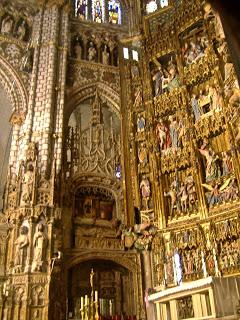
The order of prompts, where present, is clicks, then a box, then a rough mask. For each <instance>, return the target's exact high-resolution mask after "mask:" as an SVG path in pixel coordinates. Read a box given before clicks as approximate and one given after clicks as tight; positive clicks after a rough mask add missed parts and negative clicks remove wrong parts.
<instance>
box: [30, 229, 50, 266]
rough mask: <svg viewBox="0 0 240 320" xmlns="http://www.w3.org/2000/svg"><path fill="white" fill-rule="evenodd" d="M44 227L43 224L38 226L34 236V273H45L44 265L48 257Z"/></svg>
mask: <svg viewBox="0 0 240 320" xmlns="http://www.w3.org/2000/svg"><path fill="white" fill-rule="evenodd" d="M44 231H45V230H44V225H43V224H42V223H40V224H38V225H37V228H36V232H35V234H34V236H33V248H34V249H33V250H34V251H33V263H32V271H33V272H35V271H43V270H42V267H43V263H44V260H45V258H46V257H45V255H46V252H45V250H46V245H47V236H46V234H45V232H44Z"/></svg>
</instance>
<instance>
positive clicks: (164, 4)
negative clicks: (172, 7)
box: [160, 0, 168, 8]
mask: <svg viewBox="0 0 240 320" xmlns="http://www.w3.org/2000/svg"><path fill="white" fill-rule="evenodd" d="M160 6H161V8H164V7H167V6H168V0H160Z"/></svg>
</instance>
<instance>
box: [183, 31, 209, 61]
mask: <svg viewBox="0 0 240 320" xmlns="http://www.w3.org/2000/svg"><path fill="white" fill-rule="evenodd" d="M207 47H208V40H207V38H206V37H205V36H202V37H200V36H199V37H196V38H192V39H190V40H188V41H186V42H185V43H184V46H183V48H182V56H183V59H184V61H185V64H186V65H190V64H192V63H196V62H197V61H198V60H199V59H201V58H202V57H203V56H204V54H205V50H206V48H207Z"/></svg>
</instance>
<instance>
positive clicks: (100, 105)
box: [65, 90, 121, 181]
mask: <svg viewBox="0 0 240 320" xmlns="http://www.w3.org/2000/svg"><path fill="white" fill-rule="evenodd" d="M120 134H121V125H120V118H119V114H118V111H116V110H115V109H114V108H113V107H111V106H110V105H109V103H108V102H107V101H106V100H105V101H104V100H103V99H102V98H100V95H99V93H98V90H96V93H95V97H94V98H93V99H92V98H90V99H88V100H85V102H84V103H82V104H81V105H79V106H78V107H77V108H76V109H75V110H74V111H73V112H72V114H71V116H70V118H69V122H68V130H67V138H66V154H65V157H66V161H65V162H66V163H67V168H66V177H67V178H70V177H74V176H77V175H86V174H93V175H99V176H104V177H111V178H113V179H116V180H117V181H118V179H119V178H120V176H121V173H120V152H121V151H120Z"/></svg>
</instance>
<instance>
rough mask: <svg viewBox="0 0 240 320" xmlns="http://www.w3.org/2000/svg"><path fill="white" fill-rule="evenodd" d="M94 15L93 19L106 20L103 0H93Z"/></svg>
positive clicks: (96, 20)
mask: <svg viewBox="0 0 240 320" xmlns="http://www.w3.org/2000/svg"><path fill="white" fill-rule="evenodd" d="M92 10H93V11H92V15H93V21H95V22H98V23H102V22H104V21H105V16H104V11H105V7H104V1H103V0H93V6H92Z"/></svg>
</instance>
